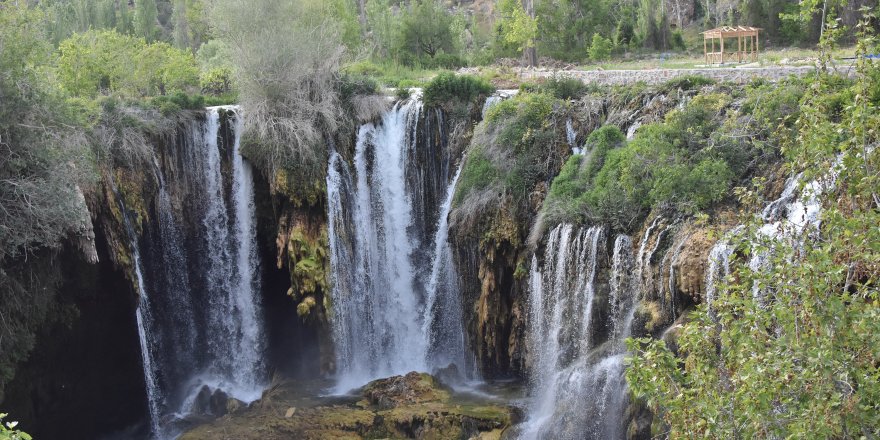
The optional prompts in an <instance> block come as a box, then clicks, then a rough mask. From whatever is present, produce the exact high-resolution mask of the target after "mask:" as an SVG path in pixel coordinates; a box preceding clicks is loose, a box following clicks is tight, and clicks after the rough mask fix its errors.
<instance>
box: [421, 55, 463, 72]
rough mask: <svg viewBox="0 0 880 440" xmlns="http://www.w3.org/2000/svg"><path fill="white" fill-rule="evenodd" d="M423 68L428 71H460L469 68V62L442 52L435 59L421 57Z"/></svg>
mask: <svg viewBox="0 0 880 440" xmlns="http://www.w3.org/2000/svg"><path fill="white" fill-rule="evenodd" d="M419 61H420V64H421V65H422V67H424V68H427V69H450V70H451V69H458V68H459V67H463V66H467V61H466V60H465V59H464V58H462V57H460V56H458V55H455V54H450V53H445V52H441V53H438V54H437V55H435V56H433V57H421V58H420V59H419Z"/></svg>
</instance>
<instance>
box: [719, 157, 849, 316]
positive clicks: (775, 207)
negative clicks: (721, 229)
mask: <svg viewBox="0 0 880 440" xmlns="http://www.w3.org/2000/svg"><path fill="white" fill-rule="evenodd" d="M839 161H840V159H839V158H838V159H837V161H835V162H834V163H833V164H832V166H831V168H830V169H829V171H828V173H827V174H826V175H824V176H821V177H819V178H817V179H815V180H812V181H810V182H807V183H806V184H804V185H803V188H801V185H802V182H803V174H797V175H794V176H791V177H790V178H789V179H788V180H787V181H786V182H785V187H784V188H783V190H782V193H781V194H780V196H779V198H777V199H776V200H773V201H772V202H770V203H768V204H767V206H766V207H764V209H763V210H762V211H761V219H762V220H763V222H764V223H763V225H761V226H760V227H759V228H758V229H757V231H755V235H754V236H753V237H752V238H750V239H751V240H762V241H764V242H765V245H766V249H763V250H760V251H759V252H755V253H754V254H752V256H751V257H750V258H749V260H748V262H747V263H748V266H749V269H750V270H752V271H756V272H757V271H761V270H763V268H764V267H765V266H766V265H767V264H770V257H771V255H772V253H773V252H774V248H775V246H776V244H777V243H779V242H783V241H787V242H788V243H789V244H791V245H793V246H794V247H798V246H801V245H802V241H803V239H804V238H805V237H804V236H803V235H802V234H803V233H804V232H807V233H809V232H810V231H815V230H817V229H818V227H819V221H820V214H821V212H822V204H821V202H820V201H819V196H820V195H821V194H822V193H823V192H825V191H828V190H830V189H831V188H833V187H834V185H835V181H836V178H837V167H838V166H839ZM743 231H745V226H744V225H739V226H737V227H735V228H733V229H732V230H731V231H730V232H728V233H727V234H725V236H724V237H722V238H721V239H720V240H719V241H718V242H717V243H715V245H714V246H713V247H712V249H711V251H710V252H709V268H708V270H707V271H706V297H705V300H706V303H707V304H708V305H709V306H710V307H711V305H712V302H713V301H714V299H715V296H716V290H717V287H718V282H719V281H720V280H722V279H724V278H725V277H727V276H728V275H730V258H731V257H732V255H733V253H734V251H735V250H736V249H735V246H734V244H733V243H732V241H733V239H734V238H735V237H737V236H739V235H741V234H742V233H743ZM752 292H753V296H754V297H755V298H756V299H757V300H759V301H763V299H764V295H765V292H764V291H763V289H762V288H761V287H760V285H758V284H757V283H756V284H755V285H754V286H753V287H752Z"/></svg>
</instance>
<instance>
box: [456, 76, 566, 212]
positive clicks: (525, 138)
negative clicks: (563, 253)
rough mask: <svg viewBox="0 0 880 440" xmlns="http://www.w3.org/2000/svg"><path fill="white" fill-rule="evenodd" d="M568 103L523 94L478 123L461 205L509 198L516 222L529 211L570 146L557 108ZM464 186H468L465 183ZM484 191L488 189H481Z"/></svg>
mask: <svg viewBox="0 0 880 440" xmlns="http://www.w3.org/2000/svg"><path fill="white" fill-rule="evenodd" d="M563 105H564V104H563V103H562V102H560V101H559V100H556V99H555V98H553V97H552V96H550V95H548V94H545V93H537V94H520V95H517V96H515V97H513V98H510V99H507V100H504V101H502V102H500V103H498V104H496V105H495V106H493V107H492V108H491V109H490V110H489V112H488V114H487V116H486V118H485V120H484V121H483V122H482V123H481V124H480V125H478V127H477V129H476V131H475V133H474V138H473V141H472V145H475V150H474V151H479V152H480V153H479V154H469V155H468V158H467V162H466V164H465V168H464V170H463V171H462V178H461V181H460V182H459V188H457V189H456V197H455V199H454V200H455V204H456V206H467V207H468V209H469V210H471V211H476V210H475V209H474V208H473V205H479V204H480V203H486V200H485V198H482V197H476V199H477V200H476V201H473V200H471V198H470V197H471V195H474V194H476V195H485V196H487V197H490V198H491V199H492V200H493V202H492V203H495V202H498V201H499V198H501V199H504V200H508V201H510V202H512V203H511V206H512V208H513V213H514V215H515V216H516V217H517V218H520V219H522V215H523V214H524V213H525V212H526V211H527V209H528V201H529V194H530V193H531V192H532V191H533V190H534V189H535V186H536V185H537V184H538V183H539V182H541V181H548V180H549V179H550V178H551V177H552V176H553V175H555V174H556V173H557V170H558V169H559V167H560V166H561V165H562V162H563V159H564V155H565V152H566V151H568V149H569V147H568V144H567V143H566V142H565V140H564V139H565V137H564V134H563V132H562V130H561V126H562V125H561V124H558V123H557V118H556V117H555V114H556V113H555V112H554V108H560V107H563ZM462 182H464V183H462ZM480 190H485V191H480Z"/></svg>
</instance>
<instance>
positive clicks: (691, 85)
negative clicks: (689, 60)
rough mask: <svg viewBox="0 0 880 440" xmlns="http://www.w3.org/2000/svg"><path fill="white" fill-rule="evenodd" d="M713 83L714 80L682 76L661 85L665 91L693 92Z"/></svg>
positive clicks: (699, 76) (695, 76) (700, 76)
mask: <svg viewBox="0 0 880 440" xmlns="http://www.w3.org/2000/svg"><path fill="white" fill-rule="evenodd" d="M715 83H716V81H715V80H714V79H712V78H707V77H705V76H702V75H683V76H679V77H676V78H673V79H671V80H669V81H667V82H666V84H664V85H663V87H662V89H664V90H667V91H672V90H694V89H698V88H700V87H703V86H708V85H712V84H715Z"/></svg>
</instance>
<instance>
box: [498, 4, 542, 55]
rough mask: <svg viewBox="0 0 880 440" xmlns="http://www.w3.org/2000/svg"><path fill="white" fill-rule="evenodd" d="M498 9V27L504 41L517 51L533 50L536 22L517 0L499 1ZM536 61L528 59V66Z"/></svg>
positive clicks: (536, 34) (536, 33)
mask: <svg viewBox="0 0 880 440" xmlns="http://www.w3.org/2000/svg"><path fill="white" fill-rule="evenodd" d="M498 9H499V11H500V12H501V25H500V27H501V35H502V37H503V38H504V41H506V42H508V43H510V44H515V45H516V46H517V47H518V48H519V50H524V51H528V50H529V49H531V48H534V47H535V39H536V38H537V36H538V20H537V19H536V18H535V17H533V16H532V15H530V14H529V13H528V12H527V11H526V9H525V8H524V7H523V6H522V4H520V3H519V2H518V1H517V0H501V1H499V3H498ZM530 58H534V57H530ZM536 61H537V60H534V59H530V64H531V65H534V64H536Z"/></svg>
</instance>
